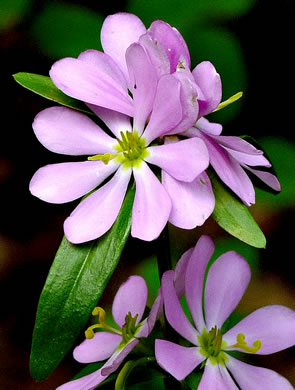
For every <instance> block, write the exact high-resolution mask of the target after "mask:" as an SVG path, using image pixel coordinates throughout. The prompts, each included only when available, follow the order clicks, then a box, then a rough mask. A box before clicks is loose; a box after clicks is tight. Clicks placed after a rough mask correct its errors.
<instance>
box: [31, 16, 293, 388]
mask: <svg viewBox="0 0 295 390" xmlns="http://www.w3.org/2000/svg"><path fill="white" fill-rule="evenodd" d="M101 43H102V47H103V50H104V51H103V52H101V51H97V50H87V51H84V52H82V53H81V54H80V55H79V56H78V58H64V59H61V60H59V61H57V62H56V63H55V64H54V65H53V66H52V68H51V70H50V77H51V79H52V81H53V83H54V84H55V85H56V87H57V88H58V89H60V90H61V91H62V92H63V93H65V94H66V95H68V96H70V97H72V98H75V99H78V100H80V101H83V102H84V103H85V104H86V106H87V107H88V108H89V110H90V111H91V115H90V111H89V112H88V114H89V115H86V113H82V112H80V111H76V110H74V109H70V108H67V107H61V106H55V107H50V108H47V109H45V110H43V111H41V112H40V113H39V114H38V115H37V116H36V118H35V120H34V123H33V129H34V132H35V134H36V136H37V138H38V140H39V141H40V142H41V143H42V144H43V145H44V146H45V147H46V148H47V149H48V150H50V151H52V152H55V153H60V154H64V155H72V156H86V158H85V161H75V162H64V163H59V164H52V165H47V166H45V167H42V168H40V169H39V170H38V171H37V172H36V173H35V174H34V176H33V178H32V180H31V182H30V191H31V193H32V194H33V195H35V196H37V197H39V198H40V199H42V200H44V201H47V202H51V203H65V202H70V201H74V200H77V199H79V198H81V197H83V199H82V201H81V203H80V204H79V205H78V206H77V207H76V208H75V209H74V211H73V212H72V213H71V215H70V216H69V217H68V218H67V219H66V220H65V222H64V231H65V235H66V237H67V239H68V240H69V241H70V242H71V243H74V244H78V243H83V242H87V241H90V240H94V239H96V238H98V237H100V236H102V235H103V234H105V233H106V232H107V231H108V230H109V229H110V228H111V227H112V225H113V224H114V222H115V221H116V219H117V217H118V215H119V212H120V209H121V207H122V204H123V202H124V198H125V195H126V193H127V191H128V188H130V187H131V186H133V185H135V197H134V202H133V205H132V222H131V235H132V236H133V237H136V238H139V239H142V240H145V241H152V240H155V239H156V238H157V237H159V235H160V234H161V232H162V231H163V229H164V227H165V226H166V224H167V222H170V223H171V224H173V225H175V226H177V227H180V228H183V229H192V228H194V227H196V226H200V225H202V224H203V223H204V222H205V221H206V219H207V218H208V217H209V216H210V215H211V213H212V212H213V210H214V207H215V197H214V193H213V190H212V185H211V182H210V179H209V176H208V175H207V172H206V170H207V168H208V167H209V165H211V167H212V168H213V169H214V171H215V172H216V174H217V175H218V176H219V178H220V179H221V180H222V181H223V182H224V183H225V185H226V186H228V187H229V189H230V190H231V191H232V192H234V193H235V194H236V195H237V196H238V197H239V198H240V200H241V201H242V202H243V203H244V204H245V205H247V206H250V205H251V204H253V203H255V191H254V187H253V184H252V182H251V180H250V178H249V176H248V174H247V173H246V172H250V173H251V174H254V175H256V176H257V177H258V178H259V179H260V180H262V181H263V182H264V183H265V184H267V185H268V186H269V187H270V188H272V189H274V190H276V191H279V190H280V184H279V182H278V180H277V178H276V177H275V176H274V175H273V174H272V173H270V172H269V171H267V170H266V168H269V167H270V166H271V164H270V162H269V161H268V160H267V158H266V157H265V156H264V154H263V152H262V151H261V150H258V149H257V148H256V147H254V146H253V145H252V144H250V143H249V142H247V141H246V140H245V139H244V138H241V137H236V136H224V135H221V133H222V126H221V125H220V124H219V123H212V122H209V120H208V119H207V118H205V116H206V115H208V114H210V113H212V112H214V111H216V110H219V109H221V108H223V107H225V106H226V105H228V104H230V103H232V102H234V101H235V100H236V99H238V98H239V97H240V96H241V93H238V94H236V95H234V96H233V97H231V98H229V99H228V100H226V101H224V102H221V99H222V85H221V78H220V76H219V74H218V73H217V71H216V69H215V67H214V66H213V64H211V63H210V62H208V61H203V62H201V63H200V64H198V65H197V66H195V67H194V68H193V69H191V59H190V54H189V51H188V48H187V45H186V43H185V41H184V39H183V37H182V36H181V34H180V33H179V32H178V31H177V30H176V29H175V28H173V27H171V26H170V25H169V24H168V23H165V22H163V21H161V20H156V21H154V22H153V23H152V24H151V26H150V27H149V28H148V29H147V28H146V27H145V26H144V24H143V23H142V21H141V20H140V19H139V18H138V17H137V16H135V15H133V14H129V13H117V14H114V15H111V16H108V17H107V18H106V19H105V21H104V24H103V26H102V30H101ZM213 252H214V244H213V241H212V240H211V238H209V237H208V236H202V237H201V238H200V239H199V241H198V242H197V244H196V246H195V247H194V248H191V249H189V250H188V251H187V252H185V253H184V255H183V256H182V257H181V258H180V260H179V262H178V263H177V265H176V268H175V270H167V271H166V272H164V273H163V276H162V280H161V287H160V289H159V293H158V296H157V298H156V300H155V302H154V304H153V306H152V307H151V309H150V312H149V315H148V316H147V317H146V318H145V319H142V318H143V316H144V311H145V307H146V302H147V294H148V290H147V286H146V283H145V281H144V279H143V278H142V277H140V276H131V277H129V279H128V280H127V281H126V282H125V283H124V284H123V285H122V286H121V287H120V288H119V290H118V292H117V294H116V296H115V299H114V303H113V306H112V314H113V319H114V322H115V325H114V326H110V325H109V324H108V323H107V322H106V321H105V316H106V313H105V311H104V310H103V309H102V308H100V307H96V308H95V309H94V310H93V315H95V316H98V322H97V323H95V324H94V325H91V326H90V327H89V328H88V329H87V331H86V332H85V336H86V339H85V340H84V341H83V342H82V344H80V345H79V346H78V347H76V348H75V350H74V358H75V359H76V360H77V361H79V362H82V363H91V362H96V361H104V360H106V362H105V363H104V364H103V365H102V366H101V368H99V369H98V370H96V371H95V372H92V373H91V374H89V375H86V376H84V377H81V378H79V379H75V380H73V381H71V382H68V383H66V384H64V385H62V386H60V387H58V389H59V390H93V389H94V388H95V387H96V386H97V385H98V384H100V383H101V382H102V381H103V380H105V379H106V378H107V377H108V376H109V375H110V374H111V373H113V372H114V371H116V370H117V369H118V367H119V366H120V364H121V363H122V362H123V360H124V359H125V358H126V356H127V355H128V354H129V353H130V352H131V351H133V350H134V348H135V349H136V351H137V353H138V351H141V352H142V351H143V349H145V348H144V344H145V340H146V338H148V337H149V338H150V340H155V338H156V337H159V335H157V336H156V337H154V338H151V333H152V332H153V328H154V325H155V323H156V321H157V319H158V318H159V317H161V316H163V315H164V314H165V317H166V319H167V321H168V322H169V324H170V325H171V327H172V328H174V329H175V331H176V332H175V334H177V333H178V334H179V337H178V338H177V337H176V336H175V337H176V338H177V339H176V340H175V339H174V340H169V339H168V337H166V334H165V332H163V334H162V335H160V336H161V337H162V338H157V339H156V340H155V343H154V350H152V351H150V350H149V349H145V353H146V351H147V350H148V353H149V354H152V355H153V356H155V358H153V359H154V360H155V359H156V361H157V363H158V365H159V366H160V367H161V368H162V369H163V370H165V371H167V372H168V373H169V375H172V376H173V377H174V378H176V379H177V380H179V381H182V380H184V379H185V378H186V377H187V376H188V375H189V374H190V373H191V372H192V371H194V370H195V369H197V370H199V372H201V373H202V378H201V381H200V383H199V385H198V389H199V390H206V389H222V390H223V389H238V388H241V389H245V390H252V389H256V388H259V389H267V390H277V389H281V390H290V389H292V388H293V387H292V386H291V385H290V383H289V382H288V381H287V380H286V379H285V378H283V377H281V376H280V375H279V374H277V373H275V372H274V371H272V370H268V369H265V368H261V367H255V366H251V365H249V364H247V363H244V362H241V361H240V360H238V359H237V358H236V357H234V356H233V355H234V352H235V351H238V352H242V353H247V354H262V355H264V354H270V353H274V352H277V351H280V350H283V349H285V348H288V347H290V346H293V345H295V312H294V311H292V310H291V309H288V308H286V307H284V306H280V305H272V306H266V307H263V308H261V309H258V310H256V311H255V312H253V313H252V314H250V315H249V316H248V317H246V318H244V319H243V320H241V321H240V322H239V323H237V324H236V325H234V326H233V327H232V328H231V329H230V330H227V329H225V327H224V323H225V321H226V320H227V319H228V318H229V316H230V314H231V313H232V312H233V310H234V309H235V308H236V306H237V305H238V303H239V302H240V300H241V298H242V296H243V294H244V292H245V290H246V288H247V286H248V283H249V281H250V276H251V275H250V268H249V266H248V263H247V262H246V260H245V259H243V258H242V257H241V256H240V255H239V254H237V253H236V252H234V251H230V252H227V253H224V254H223V255H221V256H220V257H219V258H218V259H217V260H215V261H214V262H213V263H212V265H211V266H210V267H209V261H210V259H211V257H212V254H213ZM167 268H170V267H167ZM167 268H166V269H167ZM183 296H185V298H186V302H187V305H188V308H189V311H190V314H191V318H192V319H191V320H190V319H188V317H187V315H186V314H185V312H184V310H183V308H182V306H181V303H180V299H181V298H182V297H183ZM154 333H155V332H154ZM175 342H177V343H175ZM188 343H190V344H191V345H192V346H188ZM140 346H141V348H139V347H140ZM133 352H134V351H133ZM179 361H181V364H179Z"/></svg>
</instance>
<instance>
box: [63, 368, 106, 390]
mask: <svg viewBox="0 0 295 390" xmlns="http://www.w3.org/2000/svg"><path fill="white" fill-rule="evenodd" d="M106 378H107V377H106V376H103V375H101V369H99V370H97V371H94V372H92V373H91V374H89V375H86V376H82V377H81V378H78V379H75V380H73V381H70V382H67V383H64V384H63V385H61V386H58V387H57V388H56V390H94V389H95V388H96V386H97V385H98V384H99V383H101V382H102V381H104V380H105V379H106Z"/></svg>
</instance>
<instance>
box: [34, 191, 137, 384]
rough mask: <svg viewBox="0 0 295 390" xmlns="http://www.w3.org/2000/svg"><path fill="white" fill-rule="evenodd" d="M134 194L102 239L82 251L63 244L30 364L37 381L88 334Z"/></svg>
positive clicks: (48, 283) (40, 312) (52, 271)
mask: <svg viewBox="0 0 295 390" xmlns="http://www.w3.org/2000/svg"><path fill="white" fill-rule="evenodd" d="M134 192H135V190H134V186H132V187H131V188H130V189H129V190H128V192H127V195H126V197H125V200H124V202H123V205H122V207H121V210H120V213H119V216H118V218H117V220H116V221H115V223H114V225H113V226H112V228H111V229H110V230H109V231H108V232H107V233H106V234H105V235H104V236H102V237H101V238H100V239H98V240H95V241H92V242H89V243H85V244H79V245H73V244H70V243H69V242H68V241H67V240H66V238H64V239H63V241H62V243H61V246H60V248H59V249H58V251H57V254H56V257H55V259H54V262H53V264H52V267H51V269H50V271H49V275H48V277H47V280H46V283H45V286H44V288H43V291H42V293H41V297H40V301H39V305H38V310H37V316H36V323H35V328H34V334H33V342H32V351H31V360H30V369H31V374H32V376H33V377H34V378H35V379H36V380H43V379H45V378H47V377H48V376H49V375H50V374H51V373H52V372H53V371H54V369H55V368H56V367H57V365H58V364H59V363H60V361H61V360H62V359H63V357H64V356H65V354H66V353H67V352H68V351H69V350H70V348H71V346H72V345H73V343H74V341H75V339H76V338H77V337H78V336H79V334H80V333H81V331H82V330H83V329H84V328H85V326H86V323H87V320H88V318H89V316H90V314H91V311H92V309H93V308H94V307H95V305H96V304H97V301H98V299H99V298H100V297H101V295H102V293H103V291H104V289H105V286H106V284H107V282H108V281H109V279H110V277H111V275H112V273H113V271H114V269H115V268H116V266H117V263H118V261H119V258H120V255H121V252H122V250H123V248H124V246H125V243H126V240H127V238H128V236H129V232H130V226H131V211H132V205H133V199H134Z"/></svg>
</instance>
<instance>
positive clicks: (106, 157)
mask: <svg viewBox="0 0 295 390" xmlns="http://www.w3.org/2000/svg"><path fill="white" fill-rule="evenodd" d="M116 156H117V154H111V153H105V154H96V155H95V156H90V157H88V160H89V161H102V162H103V163H104V164H106V165H107V164H108V163H109V161H110V160H112V159H113V158H115V157H116Z"/></svg>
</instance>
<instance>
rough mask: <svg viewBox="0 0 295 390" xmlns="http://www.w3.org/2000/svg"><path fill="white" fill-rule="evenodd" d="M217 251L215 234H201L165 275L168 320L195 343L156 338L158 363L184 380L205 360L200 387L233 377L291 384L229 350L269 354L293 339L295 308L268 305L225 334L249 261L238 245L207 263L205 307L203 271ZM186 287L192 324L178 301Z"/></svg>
mask: <svg viewBox="0 0 295 390" xmlns="http://www.w3.org/2000/svg"><path fill="white" fill-rule="evenodd" d="M213 252H214V244H213V242H212V240H211V239H210V238H209V237H207V236H202V237H201V238H200V239H199V241H198V243H197V245H196V247H195V248H194V249H193V250H190V251H189V252H187V253H186V254H185V255H184V256H183V257H182V259H181V262H180V264H179V265H178V268H179V269H176V272H175V271H167V272H166V273H165V274H164V275H163V278H162V286H161V290H162V294H163V299H164V307H165V315H166V317H167V320H168V322H169V323H170V325H171V326H172V327H173V328H174V329H175V330H176V331H177V332H178V333H179V334H180V335H181V336H182V337H183V338H184V339H186V340H188V341H189V342H190V343H191V344H192V345H193V346H192V347H185V346H182V345H178V344H174V343H172V342H170V341H167V340H160V339H158V340H156V345H155V351H156V359H157V361H158V363H159V365H160V366H161V367H162V368H164V369H165V370H166V371H168V372H169V373H170V374H171V375H173V376H174V377H175V378H176V379H178V380H182V379H184V378H185V377H186V376H187V375H188V374H190V373H191V372H192V371H193V370H194V369H195V368H196V367H197V366H199V365H200V364H202V365H203V366H204V373H203V376H202V379H201V382H200V384H199V386H198V390H208V389H218V390H221V389H222V390H223V389H224V390H228V389H238V387H237V385H236V384H235V382H234V380H235V381H236V383H237V384H238V385H239V386H240V388H242V389H243V390H254V389H265V390H277V389H280V390H292V389H293V387H292V386H291V384H290V383H289V382H288V381H287V380H286V379H285V378H283V377H282V376H280V375H279V374H277V373H276V372H274V371H272V370H269V369H266V368H262V367H256V366H252V365H249V364H246V363H244V362H241V361H240V360H238V359H236V358H234V357H233V356H231V355H230V351H240V352H245V353H249V354H254V353H257V354H262V355H265V354H270V353H274V352H278V351H281V350H283V349H285V348H288V347H290V346H293V345H295V312H294V311H293V310H291V309H289V308H287V307H284V306H280V305H270V306H265V307H262V308H260V309H258V310H256V311H254V312H253V313H252V314H250V315H248V316H247V317H246V318H244V319H243V320H241V321H240V322H239V323H238V324H236V325H235V326H234V327H233V328H232V329H230V330H228V331H227V332H225V333H224V334H222V330H221V329H222V326H223V324H224V322H225V320H226V319H227V318H228V316H229V315H230V314H231V313H232V311H233V310H234V309H235V307H236V306H237V304H238V303H239V301H240V299H241V298H242V296H243V294H244V292H245V290H246V288H247V286H248V283H249V281H250V267H249V265H248V263H247V262H246V261H245V259H243V258H242V257H241V256H240V255H239V254H237V253H236V252H234V251H230V252H227V253H224V254H223V255H221V256H220V257H219V258H218V259H217V260H216V261H215V262H214V263H213V265H212V266H211V267H210V269H209V272H208V275H207V279H206V282H205V288H204V307H203V287H204V278H205V272H206V268H207V265H208V262H209V260H210V258H211V256H212V254H213ZM183 272H184V273H183ZM183 284H184V286H183ZM183 290H185V295H186V299H187V303H188V307H189V310H190V313H191V316H192V319H193V322H194V325H193V324H192V323H191V322H190V321H189V320H188V318H187V317H186V315H185V314H184V311H183V309H182V307H181V305H180V302H179V295H180V294H181V293H182V292H184V291H183ZM179 361H181V364H179ZM232 378H234V380H233V379H232Z"/></svg>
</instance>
